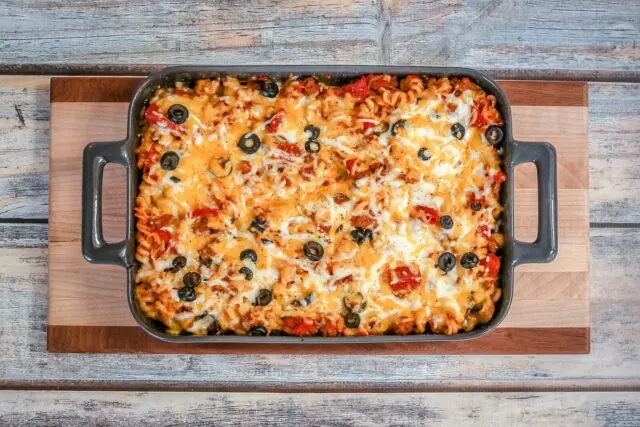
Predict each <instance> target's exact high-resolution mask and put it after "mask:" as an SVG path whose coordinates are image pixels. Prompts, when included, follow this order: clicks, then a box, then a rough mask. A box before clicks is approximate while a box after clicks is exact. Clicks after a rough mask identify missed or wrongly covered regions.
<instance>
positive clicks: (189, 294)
mask: <svg viewBox="0 0 640 427" xmlns="http://www.w3.org/2000/svg"><path fill="white" fill-rule="evenodd" d="M178 298H180V299H181V300H182V301H193V300H195V299H196V291H195V289H194V288H192V287H191V286H185V287H183V288H180V289H178Z"/></svg>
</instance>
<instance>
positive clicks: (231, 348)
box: [47, 325, 590, 355]
mask: <svg viewBox="0 0 640 427" xmlns="http://www.w3.org/2000/svg"><path fill="white" fill-rule="evenodd" d="M589 346H590V330H589V328H586V327H581V328H571V327H563V328H558V327H550V328H502V327H501V328H499V329H497V330H496V331H494V332H491V333H490V334H488V335H486V336H484V337H482V338H478V339H475V340H472V341H466V342H455V343H429V344H424V343H422V344H421V343H393V344H333V345H332V344H330V343H328V344H325V345H295V344H290V345H286V344H211V345H207V344H193V345H179V344H167V343H163V342H160V341H158V340H156V339H155V338H152V337H150V336H149V335H147V334H146V333H145V332H144V331H142V330H141V329H140V328H139V327H137V326H67V325H49V326H47V350H48V351H50V352H54V353H55V352H62V353H152V354H153V353H157V354H176V353H177V354H258V355H265V354H287V355H310V354H311V355H372V354H377V355H408V354H530V353H533V352H535V354H588V353H589Z"/></svg>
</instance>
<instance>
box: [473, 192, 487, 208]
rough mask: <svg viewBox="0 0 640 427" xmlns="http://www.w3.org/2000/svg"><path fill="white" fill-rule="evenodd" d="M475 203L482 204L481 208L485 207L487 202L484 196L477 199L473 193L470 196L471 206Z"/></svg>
mask: <svg viewBox="0 0 640 427" xmlns="http://www.w3.org/2000/svg"><path fill="white" fill-rule="evenodd" d="M473 203H480V206H484V205H485V203H486V200H485V199H484V196H482V197H476V195H475V193H471V194H469V205H471V204H473Z"/></svg>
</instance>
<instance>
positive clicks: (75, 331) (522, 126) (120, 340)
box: [47, 77, 590, 354]
mask: <svg viewBox="0 0 640 427" xmlns="http://www.w3.org/2000/svg"><path fill="white" fill-rule="evenodd" d="M141 82H142V78H139V77H60V78H53V79H52V80H51V147H50V156H51V157H50V168H49V321H48V328H47V345H48V349H49V351H53V352H98V353H112V352H145V353H256V354H263V353H290V354H312V353H315V354H358V353H367V354H560V353H589V345H590V328H589V325H590V323H589V293H590V282H589V280H590V278H589V262H590V256H589V221H588V203H587V202H588V189H589V183H588V178H589V175H588V174H589V172H588V171H589V167H588V146H589V144H588V138H587V105H588V101H587V84H586V83H583V82H550V81H547V82H542V81H501V82H500V85H501V86H502V87H503V88H504V89H505V91H506V92H507V96H508V97H509V99H510V101H511V104H512V112H513V122H514V125H513V128H514V131H515V137H516V138H518V139H522V140H528V141H548V142H551V143H553V144H554V145H555V147H556V149H557V152H558V190H559V191H558V199H559V200H558V205H559V215H558V218H559V242H560V246H559V252H558V257H557V259H556V260H555V261H554V262H552V263H550V264H529V265H522V266H520V267H518V268H517V269H516V275H515V296H514V300H513V305H512V307H511V310H510V312H509V314H508V316H507V318H506V320H505V321H504V322H503V324H502V325H501V326H500V328H498V329H497V330H496V331H494V332H492V333H490V334H488V335H486V336H484V337H482V338H479V339H476V340H472V341H466V342H457V343H430V344H418V343H407V344H375V345H372V344H370V345H354V344H349V345H348V344H339V345H264V344H259V345H257V344H209V345H172V344H166V343H162V342H159V341H157V340H155V339H154V338H151V337H150V336H148V335H146V333H145V332H143V331H142V330H141V329H140V328H138V327H137V326H136V323H135V321H134V319H133V317H132V316H131V313H130V312H129V307H128V305H127V297H126V289H127V283H126V277H125V271H124V269H122V268H119V267H112V266H101V265H92V264H89V263H88V262H86V261H85V260H84V259H83V257H82V254H81V249H80V223H81V220H80V216H81V194H82V182H81V181H82V178H81V175H82V150H83V148H84V146H85V145H86V144H87V143H89V142H92V141H115V140H120V139H123V138H124V137H125V136H126V124H127V107H128V101H129V99H130V97H131V95H132V94H133V92H134V91H135V89H136V87H137V86H138V85H139V84H140V83H141ZM516 175H517V176H516V187H517V191H516V200H515V206H516V209H515V211H516V235H517V237H518V238H519V239H520V240H525V241H527V240H528V241H532V240H534V239H535V236H536V231H537V190H536V188H537V186H536V185H537V184H536V173H535V168H534V167H533V165H531V164H529V165H524V166H520V167H518V169H517V174H516ZM125 191H126V190H125V171H124V169H123V168H121V167H120V166H114V165H109V166H107V169H106V171H105V180H104V190H103V193H104V195H103V205H104V207H103V215H104V217H103V223H104V229H105V236H106V238H107V240H108V241H117V240H120V238H121V237H122V236H124V226H125Z"/></svg>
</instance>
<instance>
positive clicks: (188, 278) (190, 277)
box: [182, 271, 202, 288]
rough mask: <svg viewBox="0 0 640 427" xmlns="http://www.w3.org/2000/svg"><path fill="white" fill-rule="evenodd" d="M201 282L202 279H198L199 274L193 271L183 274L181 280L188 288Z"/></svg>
mask: <svg viewBox="0 0 640 427" xmlns="http://www.w3.org/2000/svg"><path fill="white" fill-rule="evenodd" d="M201 281H202V277H200V273H196V272H195V271H192V272H191V273H187V274H185V275H184V277H183V278H182V283H184V285H185V286H186V287H189V288H193V287H196V286H198V285H199V284H200V282H201Z"/></svg>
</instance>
